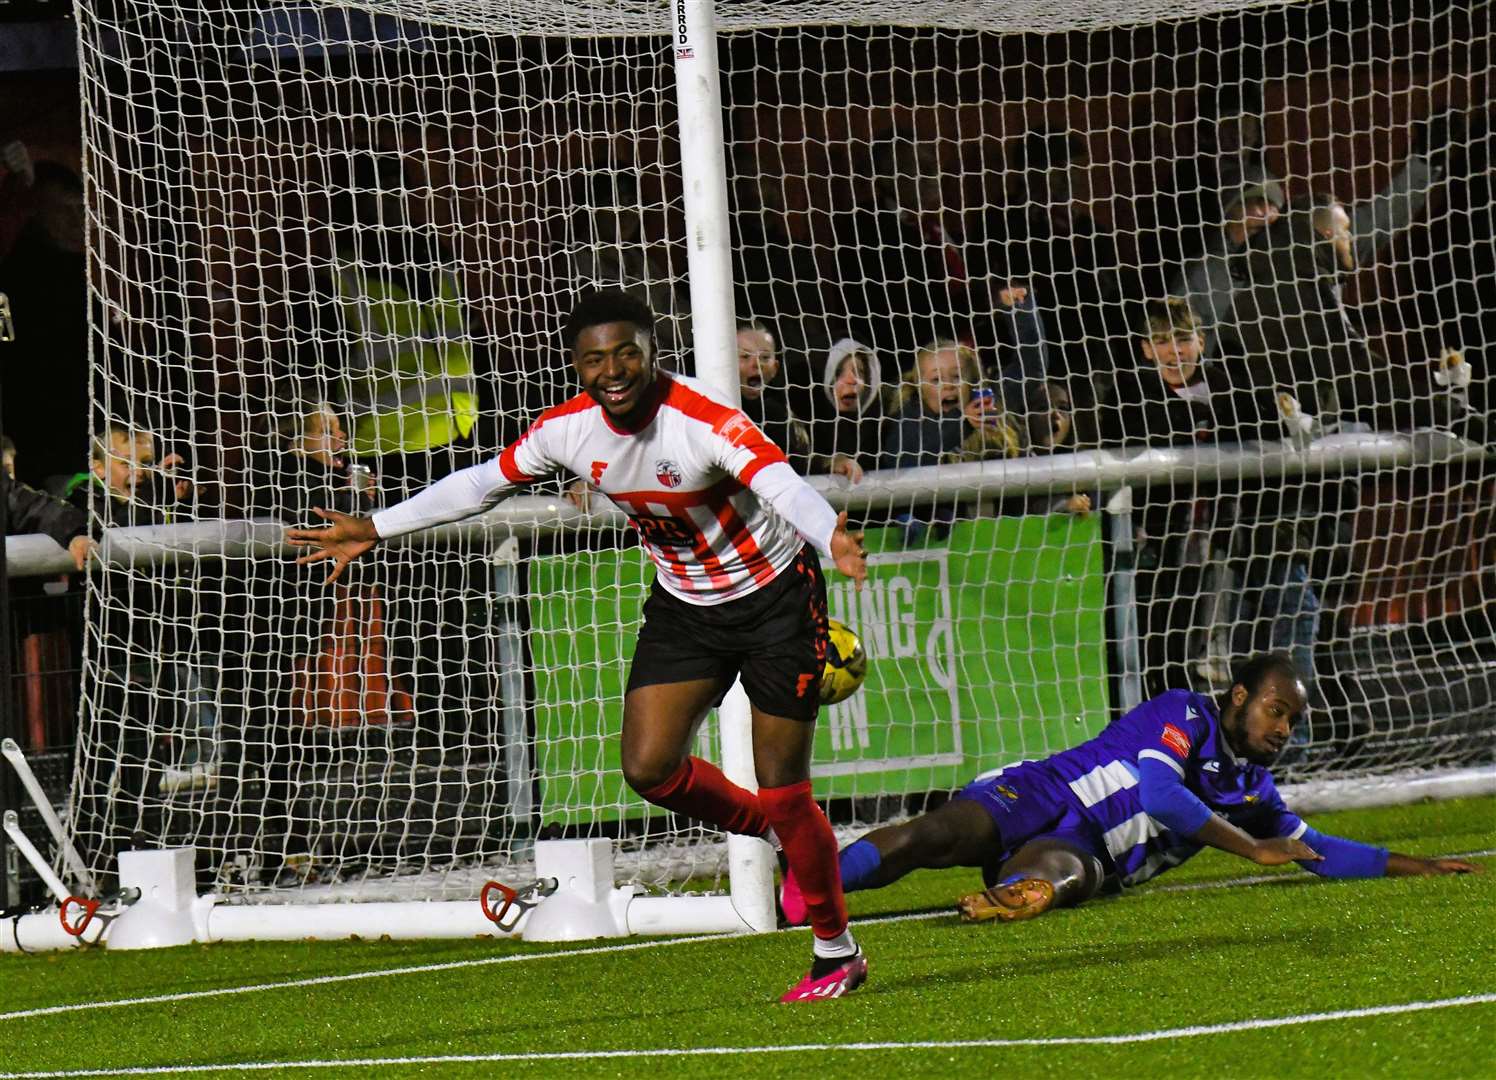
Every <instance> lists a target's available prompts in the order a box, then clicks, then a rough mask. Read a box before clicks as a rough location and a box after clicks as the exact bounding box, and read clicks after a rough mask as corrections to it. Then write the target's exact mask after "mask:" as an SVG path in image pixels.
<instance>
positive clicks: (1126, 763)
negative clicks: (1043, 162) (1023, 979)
mask: <svg viewBox="0 0 1496 1080" xmlns="http://www.w3.org/2000/svg"><path fill="white" fill-rule="evenodd" d="M1304 707H1305V691H1304V684H1303V682H1301V681H1300V679H1299V676H1298V673H1297V671H1296V670H1295V668H1294V666H1293V663H1292V662H1291V661H1290V660H1289V659H1288V658H1287V657H1284V656H1279V655H1276V654H1264V655H1261V656H1256V657H1253V658H1252V659H1251V660H1249V661H1247V663H1246V664H1244V665H1243V667H1242V668H1241V670H1240V671H1239V672H1238V673H1237V675H1236V678H1235V679H1234V681H1233V684H1232V687H1231V689H1230V691H1229V692H1228V693H1227V694H1226V696H1225V698H1224V699H1223V700H1222V702H1221V703H1220V705H1219V706H1218V705H1217V704H1216V703H1215V702H1213V701H1211V700H1210V699H1209V698H1207V697H1204V696H1202V695H1200V694H1196V693H1193V692H1191V691H1188V690H1170V691H1169V692H1168V693H1166V694H1160V695H1159V696H1158V697H1156V698H1154V699H1152V700H1151V701H1146V702H1144V703H1143V704H1142V705H1139V706H1138V707H1137V708H1136V709H1133V710H1132V711H1131V712H1129V713H1127V714H1126V715H1125V716H1123V717H1121V718H1120V719H1118V720H1116V721H1114V722H1112V723H1111V724H1109V725H1108V726H1107V727H1106V729H1105V730H1104V731H1102V732H1101V734H1100V735H1097V736H1096V737H1095V738H1094V739H1091V740H1090V741H1088V742H1084V743H1081V744H1080V745H1079V746H1076V747H1072V748H1071V749H1069V750H1062V751H1061V752H1060V753H1058V754H1055V755H1053V756H1051V757H1048V758H1045V759H1044V760H1042V761H1025V762H1022V763H1021V764H1018V765H1010V766H1008V767H1006V768H1003V769H999V770H997V771H996V772H994V773H988V774H986V775H984V776H979V777H977V779H976V780H974V781H972V783H970V784H968V785H967V786H966V787H965V788H963V789H962V790H961V791H960V792H958V793H957V794H956V796H955V797H954V798H953V799H951V801H950V802H948V803H946V804H945V805H944V806H942V807H940V808H939V809H938V810H935V811H932V812H931V813H928V814H925V815H923V816H921V817H917V818H915V819H913V820H912V821H908V822H905V823H904V824H902V825H890V826H888V827H886V828H882V829H877V830H875V831H874V832H871V833H869V834H868V835H867V836H865V837H863V838H862V839H860V840H858V841H856V842H855V843H853V844H851V845H850V846H848V847H847V848H846V850H844V851H843V852H842V853H841V870H842V887H843V888H844V889H845V890H846V891H848V892H852V891H854V890H857V889H876V888H880V887H881V886H884V885H888V884H891V883H892V882H895V881H897V880H898V879H899V878H901V877H903V876H904V875H905V874H907V873H909V872H910V871H911V870H922V869H930V870H938V869H944V868H946V867H950V866H979V867H981V868H982V872H983V879H984V883H985V884H986V886H987V888H986V889H984V890H983V891H982V892H979V893H973V894H971V895H970V896H967V897H964V898H963V899H962V900H961V902H960V905H959V907H960V911H961V914H962V915H963V916H964V917H965V918H967V919H970V920H973V921H977V920H983V919H1002V920H1005V921H1014V920H1018V919H1031V918H1033V917H1034V916H1036V915H1042V914H1043V913H1044V912H1046V911H1048V910H1049V909H1050V908H1052V907H1068V906H1071V905H1074V904H1079V903H1082V902H1084V901H1086V900H1089V899H1090V898H1091V897H1092V896H1094V895H1096V893H1097V891H1098V890H1099V889H1101V888H1103V887H1107V888H1110V889H1115V888H1118V887H1120V886H1125V885H1137V884H1139V883H1141V882H1144V881H1147V880H1148V879H1149V878H1151V877H1153V876H1155V875H1156V874H1161V873H1163V872H1164V871H1165V870H1168V869H1169V868H1171V867H1175V866H1178V865H1179V864H1180V863H1182V862H1184V861H1185V860H1186V859H1188V858H1190V857H1191V856H1192V855H1195V854H1196V853H1197V852H1199V851H1200V850H1201V849H1203V848H1206V847H1214V848H1220V849H1221V850H1222V851H1229V852H1231V853H1232V854H1233V855H1240V856H1241V857H1242V858H1245V859H1251V860H1252V861H1253V862H1255V863H1257V864H1258V865H1261V866H1279V865H1282V864H1284V863H1287V862H1298V863H1299V864H1300V865H1301V866H1303V867H1304V868H1305V869H1307V870H1311V871H1313V872H1314V873H1316V874H1320V875H1323V876H1324V877H1381V876H1382V875H1384V874H1385V875H1389V876H1400V875H1410V874H1465V873H1472V872H1475V871H1476V869H1477V867H1476V866H1475V865H1474V864H1472V863H1468V862H1465V861H1463V860H1460V859H1420V858H1415V857H1414V856H1411V855H1399V854H1397V853H1395V852H1389V851H1387V850H1386V849H1385V848H1378V847H1371V846H1369V845H1366V844H1360V843H1357V842H1355V841H1353V840H1342V839H1340V838H1339V837H1335V836H1326V835H1324V834H1323V833H1318V832H1315V831H1314V830H1313V829H1311V828H1310V827H1309V826H1308V825H1307V824H1305V823H1304V822H1303V821H1302V820H1301V819H1300V818H1298V817H1297V816H1296V815H1295V814H1293V813H1292V812H1291V811H1290V810H1289V809H1288V807H1286V806H1285V805H1284V804H1283V800H1282V798H1280V797H1279V795H1278V790H1277V788H1276V787H1274V785H1273V776H1272V773H1270V772H1269V771H1268V769H1267V766H1268V765H1269V764H1270V763H1271V762H1272V761H1273V759H1274V758H1275V757H1277V755H1278V753H1279V751H1281V750H1282V749H1283V747H1284V745H1286V744H1287V742H1288V736H1289V734H1290V733H1291V732H1292V730H1293V726H1294V724H1296V723H1297V722H1298V720H1299V718H1300V716H1301V714H1302V713H1303V711H1304ZM799 893H800V890H799V886H798V883H797V880H796V878H795V876H794V871H793V867H792V868H791V869H790V871H789V872H788V873H786V875H785V885H784V889H783V890H782V892H781V901H782V905H783V907H784V912H785V917H786V918H787V919H789V921H790V922H793V923H798V922H802V921H803V912H804V904H803V902H802V901H801V899H800V895H799Z"/></svg>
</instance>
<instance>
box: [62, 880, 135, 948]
mask: <svg viewBox="0 0 1496 1080" xmlns="http://www.w3.org/2000/svg"><path fill="white" fill-rule="evenodd" d="M139 899H140V890H139V889H136V888H127V889H120V890H119V891H118V892H112V893H110V894H109V895H108V896H104V897H101V898H99V899H97V900H95V899H93V898H92V897H87V896H69V897H68V898H67V899H66V900H64V901H63V902H62V906H61V907H60V908H58V909H57V918H58V919H59V920H60V921H61V922H62V929H63V931H64V932H65V933H67V934H70V935H71V936H73V937H75V938H77V939H78V941H79V943H80V944H87V942H85V941H84V940H83V933H84V931H86V930H87V929H88V928H89V926H91V925H92V924H93V922H94V921H95V920H98V922H99V936H102V935H103V934H104V933H106V932H107V931H108V930H109V924H110V923H112V922H113V921H114V920H115V919H117V918H119V917H120V916H121V915H123V914H124V913H125V912H126V911H127V910H128V909H129V907H130V905H131V904H133V903H135V901H137V900H139ZM74 907H76V908H77V909H78V914H77V916H76V917H75V918H70V917H69V912H70V911H71V910H72V909H73V908H74ZM95 940H97V937H96V938H95Z"/></svg>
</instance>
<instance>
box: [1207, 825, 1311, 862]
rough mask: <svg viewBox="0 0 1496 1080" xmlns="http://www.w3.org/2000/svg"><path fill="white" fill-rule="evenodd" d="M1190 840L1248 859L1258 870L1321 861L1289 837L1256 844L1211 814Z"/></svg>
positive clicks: (1274, 838)
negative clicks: (1259, 867)
mask: <svg viewBox="0 0 1496 1080" xmlns="http://www.w3.org/2000/svg"><path fill="white" fill-rule="evenodd" d="M1191 839H1193V840H1196V841H1198V842H1199V843H1201V844H1205V845H1207V846H1209V847H1213V848H1219V849H1220V850H1222V851H1229V852H1230V853H1231V854H1233V855H1240V856H1241V857H1242V858H1244V859H1251V860H1252V861H1253V862H1254V863H1256V864H1257V865H1258V866H1284V865H1286V864H1287V863H1291V862H1298V863H1317V862H1320V861H1321V860H1323V858H1324V856H1323V855H1321V854H1320V853H1319V852H1317V851H1315V850H1314V849H1313V848H1312V847H1310V846H1309V845H1308V844H1306V843H1304V841H1303V840H1299V839H1296V838H1293V837H1288V836H1271V837H1268V838H1267V839H1265V840H1259V839H1257V838H1256V837H1254V836H1251V835H1249V834H1248V833H1246V832H1244V831H1243V830H1241V829H1238V828H1237V827H1236V826H1235V825H1233V824H1231V823H1230V822H1229V821H1227V820H1226V819H1225V818H1221V817H1216V816H1215V815H1214V814H1212V815H1211V816H1210V818H1209V819H1208V820H1207V821H1206V822H1205V824H1204V825H1202V826H1200V828H1199V830H1198V831H1197V832H1195V834H1194V835H1193V836H1192V837H1191Z"/></svg>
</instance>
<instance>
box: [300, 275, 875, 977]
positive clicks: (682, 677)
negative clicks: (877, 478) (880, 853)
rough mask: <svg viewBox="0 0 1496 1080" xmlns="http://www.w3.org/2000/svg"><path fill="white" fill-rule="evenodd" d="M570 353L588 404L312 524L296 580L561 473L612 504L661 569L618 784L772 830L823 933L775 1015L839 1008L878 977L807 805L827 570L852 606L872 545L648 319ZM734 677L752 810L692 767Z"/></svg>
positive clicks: (744, 797)
mask: <svg viewBox="0 0 1496 1080" xmlns="http://www.w3.org/2000/svg"><path fill="white" fill-rule="evenodd" d="M562 339H563V342H564V344H565V346H566V347H567V349H568V350H569V351H570V354H571V360H572V365H573V366H574V368H575V369H576V373H577V377H578V379H579V380H580V382H581V384H582V393H580V394H578V395H576V396H575V397H573V398H571V399H570V400H569V401H565V402H563V403H562V404H560V405H557V406H556V407H554V408H552V409H548V410H546V411H545V412H543V413H541V415H540V417H539V418H538V419H537V420H536V421H535V422H534V424H532V425H531V426H530V428H529V430H528V431H527V432H526V433H525V434H524V435H523V436H521V437H520V439H519V440H518V441H516V442H514V443H513V444H511V445H510V446H508V447H506V448H505V449H504V451H503V452H502V453H500V454H499V456H498V457H497V458H495V459H493V460H492V461H488V462H485V463H483V464H481V465H477V466H474V467H472V468H469V469H464V470H462V471H460V472H456V473H453V474H452V475H451V476H448V477H447V478H445V479H443V480H441V481H439V482H437V483H435V484H432V485H431V486H430V487H428V488H426V489H425V490H424V491H421V492H418V493H417V494H416V495H414V496H413V497H411V498H409V499H407V500H405V501H404V502H402V503H399V504H397V505H395V506H392V507H389V508H388V509H385V510H381V511H378V512H376V513H374V514H373V515H371V516H369V517H352V516H349V515H346V514H338V513H332V512H325V511H320V510H319V511H317V512H318V514H319V515H320V516H321V517H322V518H324V519H325V520H326V521H327V522H329V524H328V526H327V527H325V528H318V529H291V530H288V532H287V539H288V540H289V541H290V542H291V543H292V544H294V545H298V546H302V547H308V548H311V549H313V550H312V551H311V552H310V553H309V554H307V555H305V556H303V557H302V558H301V559H300V560H299V561H300V562H314V561H316V560H319V559H330V560H332V572H331V573H330V575H329V577H328V580H329V581H330V580H333V579H335V578H336V577H337V576H338V575H339V574H340V573H341V572H342V570H343V568H344V567H345V566H346V565H347V564H348V563H349V562H350V561H352V560H353V559H356V558H358V557H359V556H361V555H363V554H364V553H366V552H367V551H369V550H370V549H371V548H373V547H374V546H375V545H376V544H377V543H379V542H380V541H381V540H386V539H389V538H391V537H396V536H402V535H405V534H407V533H413V532H416V531H418V530H420V529H425V528H430V527H431V526H435V525H440V524H443V523H446V522H451V521H457V520H459V519H461V518H466V517H470V516H472V515H474V514H479V513H482V512H483V511H485V510H488V509H489V508H491V507H493V506H494V505H495V504H497V503H498V502H499V501H500V500H502V499H504V498H505V497H506V496H508V495H511V494H513V493H514V492H516V491H519V490H521V489H522V488H524V487H526V486H527V485H529V484H531V483H533V482H535V481H536V480H539V479H542V478H544V477H547V476H550V475H552V474H554V473H557V472H560V471H563V470H567V471H570V472H571V473H573V474H575V475H576V476H578V477H581V478H583V479H585V480H587V481H588V482H589V483H590V484H591V485H592V486H593V487H595V488H596V489H597V490H599V491H601V492H602V494H604V495H605V496H607V497H608V498H609V499H611V500H612V501H613V502H614V503H615V504H616V505H617V506H618V507H619V509H621V510H622V511H623V512H624V513H625V514H627V515H628V517H629V520H630V522H632V524H633V526H634V528H635V529H636V530H637V531H638V533H639V538H640V541H641V542H642V543H643V545H644V548H645V550H646V551H647V552H648V553H649V555H650V558H651V559H652V560H653V561H654V563H655V568H656V577H655V583H654V587H653V589H652V590H651V593H650V596H649V599H648V600H647V601H646V603H645V605H644V625H643V628H642V629H641V630H640V632H639V640H638V644H637V645H636V647H635V651H634V658H633V663H632V665H631V667H630V671H629V680H628V688H627V691H626V694H625V697H624V716H623V754H622V757H623V774H624V777H625V779H626V780H627V781H628V783H629V784H630V786H632V787H633V789H634V790H635V791H637V792H638V793H639V794H640V795H642V796H643V797H644V798H646V799H648V800H649V801H650V802H652V803H654V804H656V805H658V806H662V807H665V808H666V809H668V810H671V811H674V812H676V813H679V814H685V815H689V816H691V817H695V818H699V819H701V820H703V821H708V822H711V823H712V824H714V825H717V826H719V827H721V828H723V829H726V830H727V831H729V832H735V833H741V834H745V835H751V836H768V835H770V833H771V831H772V834H773V835H774V837H775V838H777V840H778V842H779V844H780V845H781V846H782V848H783V852H784V856H785V858H786V860H787V862H788V864H789V866H790V867H791V868H792V869H793V871H794V874H795V879H796V881H798V882H799V889H800V892H801V894H802V895H803V896H804V900H805V906H806V909H807V915H808V918H809V920H810V923H811V925H812V927H813V929H814V932H815V935H814V956H813V960H812V966H811V969H810V972H809V973H808V974H807V975H806V976H805V977H804V978H803V979H801V980H800V982H799V983H798V984H797V985H796V986H794V987H793V988H791V989H790V991H789V992H788V993H786V994H785V995H784V996H783V998H782V999H781V1000H784V1001H804V1000H820V999H825V998H833V997H839V996H841V995H842V994H844V993H846V992H848V991H850V990H853V989H855V988H856V987H857V986H858V985H860V984H861V983H862V982H863V981H864V980H865V979H866V978H867V960H866V958H865V957H864V956H863V955H862V953H861V951H860V950H859V949H858V947H857V944H856V942H855V941H853V939H852V935H851V933H850V932H849V931H848V929H847V908H846V901H845V900H844V898H843V896H842V890H841V883H840V881H839V879H838V868H837V851H836V839H835V836H834V835H833V833H832V831H831V826H830V824H829V823H828V822H827V820H826V816H825V815H824V814H823V813H822V812H821V809H820V807H819V806H817V805H816V802H815V799H814V798H813V797H812V795H811V788H810V752H811V736H812V734H813V730H814V723H815V718H816V712H817V709H818V707H819V702H820V679H821V672H822V670H823V668H824V666H825V659H826V632H827V617H826V585H825V582H824V580H823V579H822V577H821V565H820V560H819V559H818V558H817V552H819V553H820V554H821V555H823V556H825V557H827V558H829V559H830V560H831V561H832V563H833V564H834V565H835V566H836V568H837V570H839V571H841V572H842V573H843V574H846V575H848V576H849V577H852V578H853V579H854V580H856V581H857V583H858V585H859V587H860V585H861V583H862V581H863V579H864V578H865V577H866V576H867V552H866V549H865V548H864V547H863V543H862V534H861V533H855V532H849V531H848V530H847V527H846V515H845V514H842V515H840V516H838V515H837V514H836V512H835V511H833V510H832V508H831V506H830V504H828V503H827V502H826V500H825V499H824V498H822V497H821V496H820V494H818V493H817V492H816V491H815V489H813V488H811V487H810V486H809V485H807V484H806V483H805V481H804V480H802V479H801V478H800V477H799V476H798V475H796V473H795V471H794V469H792V468H791V467H790V465H789V463H788V462H787V461H786V460H785V455H784V453H783V451H782V450H781V449H780V448H779V447H777V446H775V445H774V444H773V443H772V442H770V441H769V440H768V439H766V438H765V437H764V435H763V433H762V432H761V431H760V430H759V429H758V428H757V427H755V426H754V424H753V423H752V422H751V421H750V420H749V419H748V417H747V416H745V415H744V414H743V413H742V412H741V411H740V410H738V409H736V408H734V407H732V406H731V405H728V404H726V403H725V402H723V401H722V400H720V399H719V398H717V397H716V396H715V395H714V394H713V393H712V392H711V391H709V390H708V389H707V388H706V387H704V386H703V385H701V384H700V383H698V382H696V381H695V380H693V379H689V378H685V377H682V376H678V375H672V374H671V373H669V372H668V371H665V370H663V369H662V368H661V367H660V366H659V365H657V364H656V362H655V348H654V313H653V312H652V311H651V310H650V308H649V306H648V305H647V304H645V303H643V302H642V301H640V300H638V299H636V298H635V297H633V296H630V295H629V294H627V293H624V292H620V291H616V290H609V291H601V292H596V293H592V294H590V295H588V296H586V297H584V298H583V299H582V300H581V302H580V303H578V305H577V306H576V308H575V309H574V310H573V311H572V313H571V315H570V317H569V318H568V320H567V322H566V325H565V327H564V328H563V330H562ZM739 677H741V679H742V682H743V688H744V690H745V691H746V692H747V695H748V700H749V702H750V703H751V705H752V708H753V746H754V764H755V767H756V770H757V774H758V782H759V784H760V787H759V790H758V791H757V792H750V791H747V790H745V789H744V788H741V787H739V786H738V785H736V784H734V783H732V782H731V781H729V780H728V779H727V777H726V776H724V775H723V774H722V772H721V770H719V769H718V768H717V767H716V766H714V765H712V764H711V763H710V762H707V761H704V760H702V759H700V758H696V757H692V756H691V755H690V752H689V751H690V747H691V744H692V742H693V740H694V738H695V735H696V731H697V728H698V727H699V726H700V724H701V721H702V719H703V718H704V717H705V716H706V714H707V712H708V710H710V709H711V708H712V707H713V706H715V705H716V704H718V703H719V702H720V701H721V700H722V698H723V696H724V695H725V694H726V692H727V690H728V688H729V687H731V685H732V683H733V680H734V679H735V678H739Z"/></svg>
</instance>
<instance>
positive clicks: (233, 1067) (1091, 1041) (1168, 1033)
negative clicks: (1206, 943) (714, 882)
mask: <svg viewBox="0 0 1496 1080" xmlns="http://www.w3.org/2000/svg"><path fill="white" fill-rule="evenodd" d="M1492 1003H1496V994H1468V995H1465V996H1463V997H1453V998H1439V999H1436V1000H1433V1001H1409V1002H1405V1003H1403V1004H1399V1005H1372V1006H1367V1007H1364V1008H1359V1009H1336V1010H1334V1011H1333V1012H1318V1013H1299V1014H1297V1015H1293V1016H1272V1017H1260V1018H1256V1019H1251V1020H1233V1021H1228V1022H1226V1023H1221V1024H1195V1025H1192V1026H1190V1027H1177V1028H1157V1029H1154V1030H1152V1031H1133V1032H1122V1033H1118V1034H1114V1035H1056V1036H1052V1037H1049V1038H1031V1039H920V1040H914V1041H910V1042H855V1043H799V1044H794V1045H790V1046H696V1047H684V1048H682V1047H641V1048H629V1049H619V1050H555V1051H537V1052H534V1053H525V1052H511V1053H503V1052H500V1053H493V1054H429V1055H419V1056H412V1057H382V1058H346V1059H343V1060H341V1061H339V1060H331V1059H308V1060H302V1061H236V1062H224V1063H222V1064H217V1065H201V1064H199V1065H137V1066H130V1067H125V1068H113V1069H63V1070H55V1071H46V1072H17V1073H0V1080H51V1078H63V1077H84V1076H160V1075H165V1074H179V1073H201V1072H224V1071H232V1072H239V1073H245V1072H266V1071H269V1070H271V1069H347V1068H361V1069H372V1068H380V1067H382V1066H409V1065H460V1064H487V1063H497V1062H527V1061H596V1060H619V1059H638V1058H689V1057H746V1056H751V1055H756V1054H803V1053H858V1052H867V1051H879V1050H882V1051H887V1050H991V1049H1003V1048H1012V1047H1026V1048H1036V1047H1049V1046H1126V1045H1129V1044H1132V1043H1149V1042H1163V1041H1168V1040H1174V1039H1196V1038H1201V1037H1203V1036H1208V1035H1229V1034H1232V1033H1234V1032H1239V1031H1263V1030H1268V1029H1272V1028H1285V1027H1299V1026H1302V1025H1305V1024H1323V1023H1328V1022H1330V1021H1333V1020H1362V1019H1367V1018H1370V1017H1377V1016H1395V1015H1397V1014H1400V1013H1414V1012H1427V1011H1429V1010H1432V1009H1452V1008H1458V1007H1460V1006H1468V1005H1489V1004H1492Z"/></svg>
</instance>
